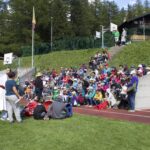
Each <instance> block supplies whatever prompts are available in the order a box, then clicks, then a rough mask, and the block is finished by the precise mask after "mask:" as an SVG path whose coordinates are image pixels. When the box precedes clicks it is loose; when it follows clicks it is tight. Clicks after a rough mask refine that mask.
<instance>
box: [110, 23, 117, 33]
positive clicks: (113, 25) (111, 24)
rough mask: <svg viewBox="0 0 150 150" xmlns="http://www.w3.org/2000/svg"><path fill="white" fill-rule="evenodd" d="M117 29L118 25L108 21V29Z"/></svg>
mask: <svg viewBox="0 0 150 150" xmlns="http://www.w3.org/2000/svg"><path fill="white" fill-rule="evenodd" d="M117 30H118V26H117V25H116V24H114V23H110V31H111V32H113V31H117Z"/></svg>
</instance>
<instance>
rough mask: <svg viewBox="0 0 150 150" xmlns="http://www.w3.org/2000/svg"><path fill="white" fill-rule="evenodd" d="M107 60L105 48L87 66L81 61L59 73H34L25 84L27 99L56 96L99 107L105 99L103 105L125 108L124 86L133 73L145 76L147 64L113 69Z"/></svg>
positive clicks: (126, 106)
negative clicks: (78, 64)
mask: <svg viewBox="0 0 150 150" xmlns="http://www.w3.org/2000/svg"><path fill="white" fill-rule="evenodd" d="M109 59H110V55H109V53H108V51H107V50H106V51H103V52H102V53H100V52H97V53H96V54H95V56H93V57H91V59H90V61H89V65H88V66H87V65H85V64H82V65H81V66H80V68H79V69H77V68H76V67H74V68H73V67H72V68H63V67H61V70H60V73H57V72H56V70H55V69H53V70H52V71H51V72H43V73H37V75H36V79H35V80H34V81H30V82H29V81H27V82H26V83H25V95H26V96H27V97H28V99H33V97H34V96H33V95H34V94H35V99H38V100H39V101H45V100H46V99H50V100H53V101H55V100H57V98H58V97H59V98H61V99H62V101H63V102H65V103H71V104H72V106H80V105H86V106H88V107H93V106H95V107H96V108H99V106H100V105H102V104H103V103H104V102H105V103H106V102H107V106H105V108H107V107H109V108H110V107H113V108H118V107H119V108H120V107H121V108H128V107H129V105H128V90H127V88H128V84H129V83H130V79H131V77H132V75H133V72H135V74H136V75H137V76H138V77H142V76H143V75H146V74H147V69H146V65H144V64H139V65H138V67H135V66H131V67H130V68H129V67H128V66H127V65H120V66H119V68H116V67H110V66H109V65H108V61H109ZM39 80H41V81H42V82H41V81H40V83H42V84H41V85H40V86H41V89H39V88H38V87H37V85H38V86H39V84H36V81H38V83H39ZM39 91H40V92H39ZM39 93H40V94H39ZM100 108H101V107H100Z"/></svg>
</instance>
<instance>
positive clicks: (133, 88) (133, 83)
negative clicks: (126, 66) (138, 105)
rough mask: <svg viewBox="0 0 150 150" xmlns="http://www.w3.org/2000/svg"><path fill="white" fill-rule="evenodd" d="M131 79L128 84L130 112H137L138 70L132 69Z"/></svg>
mask: <svg viewBox="0 0 150 150" xmlns="http://www.w3.org/2000/svg"><path fill="white" fill-rule="evenodd" d="M130 74H131V80H130V82H129V84H128V85H127V87H128V89H127V91H128V100H129V112H135V95H136V92H137V87H138V82H139V80H138V77H137V76H136V70H132V71H131V73H130Z"/></svg>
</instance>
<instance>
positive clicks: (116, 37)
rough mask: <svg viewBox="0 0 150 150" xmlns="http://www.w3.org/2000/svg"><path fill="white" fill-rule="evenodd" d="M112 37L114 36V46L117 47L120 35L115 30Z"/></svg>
mask: <svg viewBox="0 0 150 150" xmlns="http://www.w3.org/2000/svg"><path fill="white" fill-rule="evenodd" d="M112 34H113V36H114V39H115V46H117V45H118V44H119V36H120V33H119V31H118V30H115V31H113V32H112Z"/></svg>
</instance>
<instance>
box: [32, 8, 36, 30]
mask: <svg viewBox="0 0 150 150" xmlns="http://www.w3.org/2000/svg"><path fill="white" fill-rule="evenodd" d="M35 25H36V20H35V10H34V6H33V15H32V30H34V29H35Z"/></svg>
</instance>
